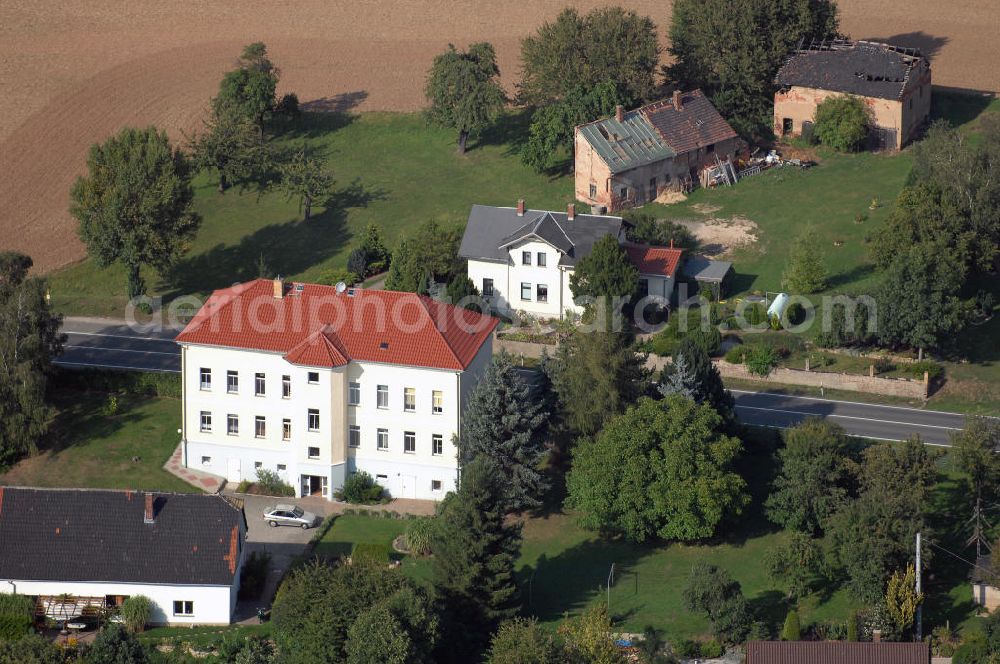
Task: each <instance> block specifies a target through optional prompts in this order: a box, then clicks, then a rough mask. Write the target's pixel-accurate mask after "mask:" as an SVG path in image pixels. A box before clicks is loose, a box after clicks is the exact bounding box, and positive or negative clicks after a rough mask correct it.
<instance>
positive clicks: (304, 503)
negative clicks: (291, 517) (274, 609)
mask: <svg viewBox="0 0 1000 664" xmlns="http://www.w3.org/2000/svg"><path fill="white" fill-rule="evenodd" d="M239 498H242V499H243V501H244V512H245V513H246V517H247V556H249V555H250V554H251V553H253V552H254V551H266V552H268V553H270V554H271V571H270V573H269V574H268V577H267V583H266V584H265V585H264V591H263V592H262V593H261V596H260V598H258V599H255V600H241V601H240V602H239V603H238V604H237V606H236V617H235V620H236V621H237V622H246V621H249V622H256V618H257V608H258V607H270V605H271V598H272V597H274V591H275V590H277V587H278V582H279V581H281V578H282V577H283V576H284V575H285V570H287V569H288V566H289V565H290V564H291V563H292V561H293V560H295V558H296V557H297V556H298V555H300V554H301V553H302V552H303V551H305V548H306V544H308V543H309V540H311V539H312V538H313V536H314V535H315V534H316V529H315V528H309V529H308V530H303V529H302V528H293V527H292V526H279V527H277V528H272V527H270V526H269V525H267V523H266V522H265V521H264V518H263V516H262V515H263V513H264V509H265V508H267V507H270V506H271V505H274V504H275V503H279V502H280V503H288V504H292V505H298V506H300V507H301V508H302V509H304V510H306V511H307V512H312V513H313V514H315V515H316V516H317V517H319V520H317V522H316V523H317V525H318V524H319V523H320V520H322V519H323V518H325V517H326V516H327V515H328V514H330V513H332V512H333V510H334V504H333V503H330V502H328V501H326V500H323V499H317V498H273V497H270V496H250V495H243V494H241V495H239Z"/></svg>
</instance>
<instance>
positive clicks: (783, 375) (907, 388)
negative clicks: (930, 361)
mask: <svg viewBox="0 0 1000 664" xmlns="http://www.w3.org/2000/svg"><path fill="white" fill-rule="evenodd" d="M715 366H716V367H718V369H719V373H720V374H722V377H723V378H740V379H742V380H752V381H755V382H760V383H783V384H785V385H804V386H808V387H825V388H829V389H831V390H846V391H849V392H868V393H870V394H885V395H888V396H895V397H906V398H908V399H926V398H927V382H926V381H923V380H910V379H908V378H880V377H878V376H858V375H855V374H840V373H828V372H824V371H803V370H801V369H782V368H779V369H773V370H772V371H771V373H770V374H768V375H767V376H765V377H761V376H757V375H755V374H752V373H750V372H749V371H748V370H747V368H746V367H745V366H743V365H742V364H731V363H729V362H726V361H725V360H715Z"/></svg>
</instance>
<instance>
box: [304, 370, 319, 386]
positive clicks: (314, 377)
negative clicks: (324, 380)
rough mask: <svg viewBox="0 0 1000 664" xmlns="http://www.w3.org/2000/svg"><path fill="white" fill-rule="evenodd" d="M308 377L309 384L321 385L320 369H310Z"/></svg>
mask: <svg viewBox="0 0 1000 664" xmlns="http://www.w3.org/2000/svg"><path fill="white" fill-rule="evenodd" d="M307 378H308V379H309V384H310V385H319V372H318V371H310V372H309V375H308V376H307Z"/></svg>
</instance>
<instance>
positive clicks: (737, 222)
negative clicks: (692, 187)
mask: <svg viewBox="0 0 1000 664" xmlns="http://www.w3.org/2000/svg"><path fill="white" fill-rule="evenodd" d="M705 207H706V208H708V207H711V206H705ZM700 211H701V210H699V212H700ZM677 223H679V224H681V225H682V226H685V227H686V228H687V229H688V230H690V231H691V232H692V233H693V234H694V236H695V237H696V238H698V244H699V245H700V246H699V253H701V254H704V255H705V256H707V257H709V258H720V257H723V256H727V255H729V254H730V253H731V252H732V251H733V249H736V248H738V247H745V246H748V245H751V244H753V243H754V242H756V241H757V232H758V230H759V229H758V227H757V224H756V222H754V221H753V220H752V219H747V218H746V217H741V216H739V215H737V216H735V217H729V218H723V217H711V218H709V219H705V220H691V219H689V220H683V221H679V222H677Z"/></svg>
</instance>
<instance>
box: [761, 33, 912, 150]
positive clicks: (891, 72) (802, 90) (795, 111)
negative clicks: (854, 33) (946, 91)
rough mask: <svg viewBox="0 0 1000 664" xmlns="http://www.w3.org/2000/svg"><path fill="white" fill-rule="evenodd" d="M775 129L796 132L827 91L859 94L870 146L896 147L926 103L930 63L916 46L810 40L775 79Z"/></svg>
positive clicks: (809, 121) (908, 135)
mask: <svg viewBox="0 0 1000 664" xmlns="http://www.w3.org/2000/svg"><path fill="white" fill-rule="evenodd" d="M774 82H775V84H776V85H777V86H778V87H779V89H778V91H777V92H776V93H775V95H774V133H775V134H776V135H778V136H800V135H801V134H802V131H803V128H804V127H808V126H810V125H811V124H812V123H813V122H814V121H815V117H816V106H817V105H819V103H820V102H821V101H823V100H824V99H827V98H829V97H833V96H836V95H841V94H850V95H855V96H857V97H861V98H862V99H863V100H864V102H865V104H867V105H868V108H869V109H870V110H871V113H872V119H873V121H874V126H873V127H872V134H871V147H873V148H876V149H891V150H899V149H901V148H902V147H903V146H904V145H906V144H907V143H909V142H910V140H912V139H913V137H914V135H915V134H916V132H917V131H918V130H919V129H920V127H921V125H923V124H924V122H925V121H926V120H927V115H928V114H929V113H930V108H931V68H930V65H929V63H928V62H927V58H925V57H924V56H923V55H921V53H920V51H918V50H917V49H912V48H901V47H898V46H893V45H891V44H881V43H877V42H867V41H858V42H852V41H848V40H836V41H826V42H819V43H814V44H810V45H808V46H806V47H804V48H802V49H800V50H798V51H797V52H796V53H794V54H793V55H791V56H790V57H789V58H788V60H787V61H786V62H785V64H784V65H783V66H782V67H781V69H779V70H778V74H777V76H775V79H774Z"/></svg>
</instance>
